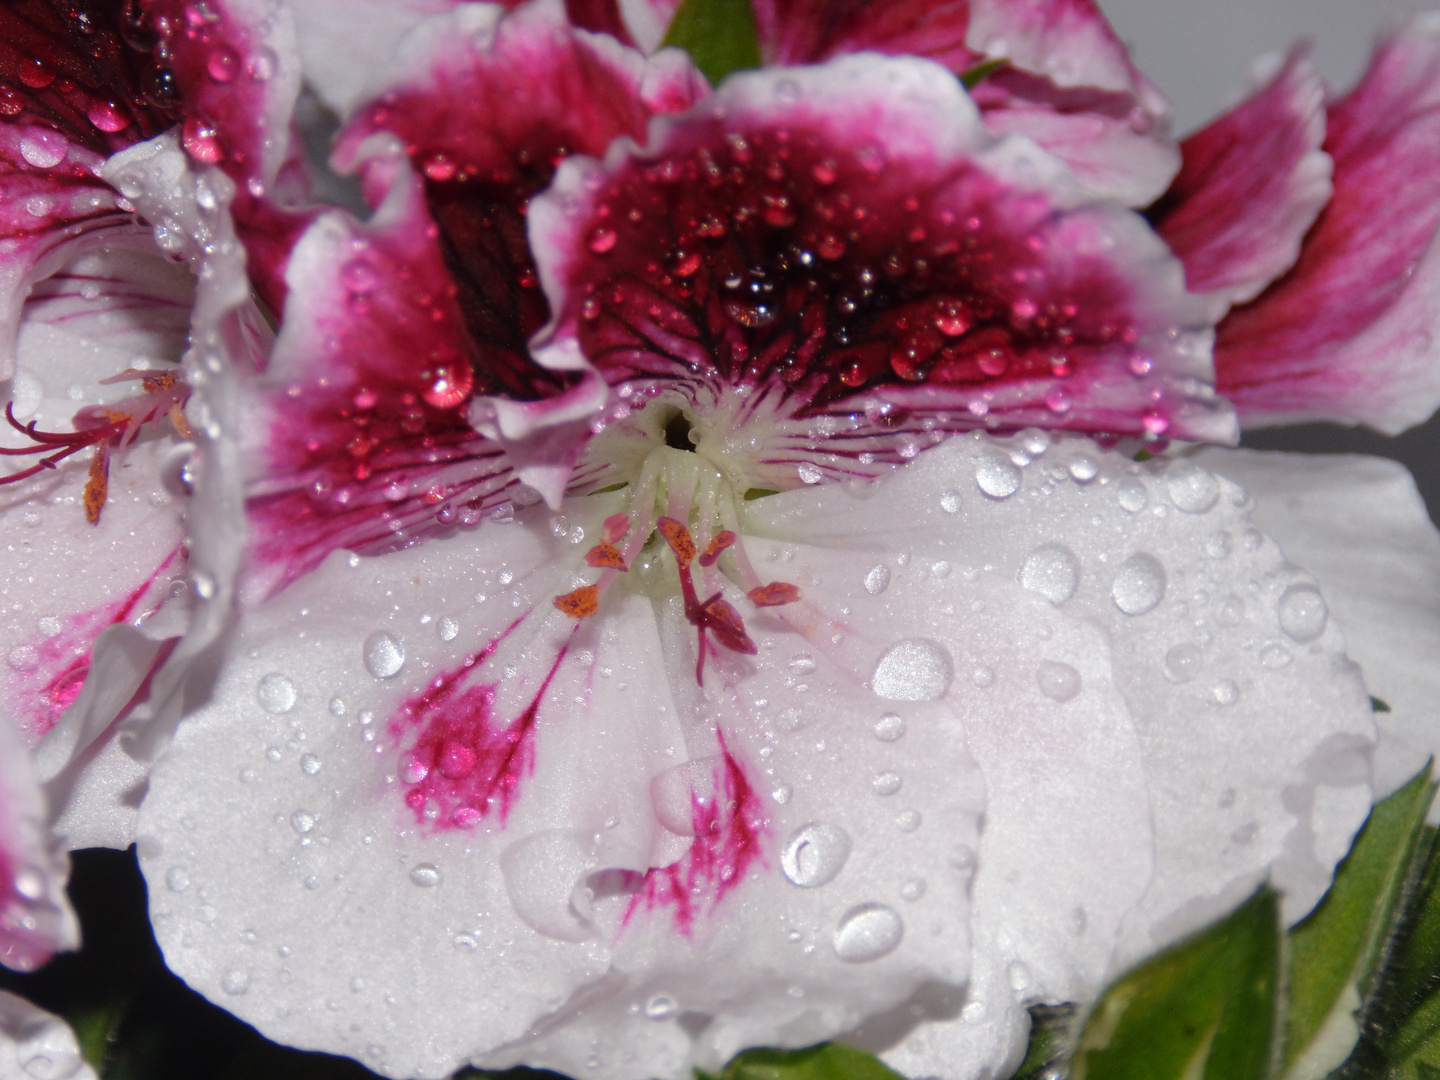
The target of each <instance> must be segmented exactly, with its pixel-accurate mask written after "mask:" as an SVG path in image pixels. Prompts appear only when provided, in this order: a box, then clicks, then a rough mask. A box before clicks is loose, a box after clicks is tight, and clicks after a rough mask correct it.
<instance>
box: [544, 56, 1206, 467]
mask: <svg viewBox="0 0 1440 1080" xmlns="http://www.w3.org/2000/svg"><path fill="white" fill-rule="evenodd" d="M530 223H531V241H532V244H533V246H534V247H535V249H536V253H537V261H538V263H539V266H540V271H541V278H542V281H543V282H544V284H545V288H546V291H547V294H548V295H549V296H550V297H551V300H552V304H553V306H554V308H555V312H556V316H555V321H554V323H553V324H552V326H551V327H549V328H547V330H546V331H545V332H544V333H543V334H542V335H541V337H540V338H537V344H536V357H537V359H538V360H540V361H541V362H542V363H548V364H552V365H555V366H562V365H569V364H570V363H572V362H573V358H574V357H575V356H576V355H583V356H584V357H586V358H588V360H589V361H590V362H591V363H592V364H593V365H594V366H595V368H596V369H598V371H599V372H600V374H601V375H602V376H603V377H604V379H605V380H606V382H608V383H609V384H610V386H611V387H612V388H614V389H616V390H618V391H619V393H620V396H621V397H622V398H629V397H630V396H631V395H633V394H634V393H636V392H637V391H643V392H647V393H648V392H650V391H651V390H652V389H657V388H665V387H674V388H677V389H679V390H680V392H681V393H682V394H684V395H686V396H691V397H699V396H700V395H710V396H712V397H713V398H714V399H716V400H719V399H720V398H723V397H724V396H725V395H726V394H730V393H734V394H736V395H737V396H739V397H741V398H743V399H744V400H745V401H746V405H745V406H744V409H745V414H746V415H749V414H750V413H753V412H754V411H755V410H760V409H762V408H763V410H764V411H765V412H766V413H768V414H770V415H772V416H773V417H778V418H780V419H781V420H789V421H797V422H798V421H801V420H804V418H812V419H810V420H808V421H806V422H804V423H799V424H798V426H797V427H795V428H794V429H793V430H792V431H791V433H790V435H789V436H787V439H789V441H787V442H786V443H785V447H786V449H785V450H784V451H783V452H782V451H780V450H779V449H777V450H776V454H777V457H776V458H775V459H774V460H775V462H776V464H777V467H778V465H779V463H780V462H781V461H782V460H783V461H791V462H792V465H791V469H792V472H791V476H792V477H793V475H794V473H793V469H794V467H795V466H794V465H793V462H794V461H797V460H799V458H797V457H796V456H795V455H800V456H801V457H807V456H808V457H810V458H813V457H814V456H815V455H814V453H811V452H810V450H808V449H804V448H807V447H808V448H814V447H816V446H817V445H819V444H824V445H826V446H827V447H829V452H830V453H832V454H837V455H840V456H842V457H848V458H853V459H855V460H856V461H857V462H858V463H859V464H861V465H863V464H865V460H864V458H863V455H866V454H877V453H878V454H880V455H881V456H882V457H891V459H892V460H893V459H894V457H899V458H904V457H907V456H913V454H914V452H915V451H916V450H917V449H919V448H920V447H921V446H924V445H930V444H931V443H932V442H934V441H938V439H939V438H941V437H943V434H944V433H945V432H947V431H956V430H963V429H970V428H977V427H991V428H997V427H998V428H1017V427H1024V426H1027V425H1040V426H1045V427H1054V428H1075V429H1081V430H1089V431H1109V432H1124V433H1130V434H1137V435H1143V434H1147V433H1148V434H1150V435H1158V434H1164V433H1168V434H1169V435H1172V436H1179V437H1187V438H1201V439H1207V440H1225V439H1228V438H1231V437H1233V423H1232V418H1231V416H1230V414H1229V412H1228V410H1227V409H1226V407H1225V406H1224V405H1223V403H1221V402H1218V401H1216V400H1215V398H1214V396H1213V394H1211V393H1210V392H1209V390H1208V386H1207V382H1208V374H1209V357H1208V353H1207V350H1206V347H1205V346H1206V327H1207V321H1206V320H1205V318H1204V314H1203V311H1202V310H1201V305H1200V303H1199V302H1198V301H1197V300H1196V299H1195V298H1194V297H1192V296H1190V295H1189V294H1188V293H1186V292H1185V290H1184V286H1183V281H1182V271H1181V267H1180V265H1179V263H1178V262H1177V261H1176V260H1174V258H1173V256H1171V255H1170V253H1169V251H1168V250H1167V249H1166V248H1165V246H1164V245H1163V244H1162V243H1161V242H1160V241H1159V239H1158V238H1157V237H1155V235H1154V234H1153V233H1152V232H1151V231H1150V230H1149V229H1148V227H1147V226H1146V225H1145V223H1144V222H1143V221H1142V220H1141V219H1140V218H1139V217H1138V216H1136V215H1134V214H1131V213H1129V212H1128V211H1125V210H1121V209H1119V208H1117V207H1114V206H1112V205H1105V204H1098V203H1091V202H1087V201H1086V198H1085V196H1084V195H1083V194H1082V193H1081V192H1080V191H1078V190H1077V189H1076V187H1075V185H1074V183H1073V181H1072V180H1071V179H1070V176H1069V174H1068V173H1067V172H1066V170H1065V169H1064V167H1063V166H1062V165H1060V164H1059V163H1058V162H1057V161H1055V160H1054V159H1053V158H1050V157H1048V156H1047V155H1045V154H1044V153H1043V152H1042V151H1039V150H1037V149H1036V148H1035V147H1034V146H1033V144H1031V143H1029V142H1028V141H1026V140H1022V139H1006V140H999V141H997V140H994V139H992V138H991V137H990V136H989V135H988V134H987V133H986V132H985V130H984V129H983V127H982V126H981V123H980V119H979V117H978V116H977V114H976V112H975V110H974V108H973V106H971V105H970V103H969V102H968V101H967V100H966V99H965V97H964V95H963V93H962V92H961V90H960V88H959V84H958V83H957V82H956V81H955V79H954V78H953V76H951V75H950V74H949V73H948V72H946V71H945V70H944V69H942V68H940V67H938V66H936V65H934V64H931V63H929V62H926V61H921V60H892V59H885V58H881V57H876V56H854V57H846V58H843V59H841V60H837V61H833V62H831V63H829V64H826V65H823V66H819V67H810V68H792V69H767V70H765V71H763V72H758V73H753V74H742V75H736V76H733V77H732V78H730V79H729V80H727V81H726V83H725V85H724V87H723V88H722V89H721V91H720V92H719V93H718V94H717V97H716V98H715V99H714V103H713V106H711V105H708V104H707V105H706V106H704V107H701V108H699V109H697V110H695V111H694V112H692V113H690V114H687V115H686V116H684V117H682V118H675V119H661V120H659V121H657V122H656V124H655V125H654V127H653V128H652V135H651V142H650V145H649V147H648V148H647V149H646V150H645V151H644V152H643V153H640V152H638V151H637V150H634V149H631V148H626V147H623V146H622V147H617V148H614V149H612V150H611V152H610V154H609V155H608V156H607V158H606V160H605V163H604V164H603V165H601V164H599V163H596V162H593V161H582V160H576V161H573V162H567V163H566V164H565V165H564V166H563V167H562V168H561V170H560V172H559V174H558V176H557V178H556V182H555V185H554V186H553V187H552V189H551V190H550V191H548V192H546V193H545V194H544V195H543V196H541V197H539V198H537V199H536V200H535V201H534V202H533V203H532V207H531V214H530ZM627 385H628V389H627ZM820 417H826V418H828V419H827V420H825V421H823V422H822V421H819V420H818V418H820ZM822 436H830V438H829V440H828V442H827V441H826V439H825V438H823V437H822ZM802 471H803V470H802ZM792 482H793V480H792Z"/></svg>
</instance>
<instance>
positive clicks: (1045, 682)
mask: <svg viewBox="0 0 1440 1080" xmlns="http://www.w3.org/2000/svg"><path fill="white" fill-rule="evenodd" d="M1035 681H1036V683H1038V684H1039V686H1040V692H1041V693H1042V694H1044V695H1045V696H1046V697H1048V698H1051V699H1052V700H1054V701H1069V700H1070V699H1071V698H1073V697H1074V696H1075V695H1076V694H1078V693H1080V683H1081V680H1080V672H1078V671H1076V670H1075V669H1074V668H1073V667H1071V666H1070V665H1069V664H1062V663H1059V662H1057V661H1053V660H1044V661H1041V663H1040V665H1039V666H1038V667H1036V669H1035Z"/></svg>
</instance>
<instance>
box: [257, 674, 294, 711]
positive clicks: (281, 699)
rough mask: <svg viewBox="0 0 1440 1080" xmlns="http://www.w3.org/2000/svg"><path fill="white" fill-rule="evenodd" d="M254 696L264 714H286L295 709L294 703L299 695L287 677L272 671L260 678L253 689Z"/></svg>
mask: <svg viewBox="0 0 1440 1080" xmlns="http://www.w3.org/2000/svg"><path fill="white" fill-rule="evenodd" d="M255 696H256V697H257V698H258V699H259V700H260V705H261V707H262V708H264V709H265V711H266V712H272V713H287V712H289V711H290V710H291V709H293V708H294V707H295V701H296V698H297V697H298V696H299V695H298V694H297V693H296V691H295V684H294V683H293V682H291V681H290V678H289V676H286V675H282V674H280V672H278V671H272V672H270V674H268V675H266V676H264V677H263V678H261V680H260V682H259V684H258V685H257V686H256V687H255Z"/></svg>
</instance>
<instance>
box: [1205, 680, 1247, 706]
mask: <svg viewBox="0 0 1440 1080" xmlns="http://www.w3.org/2000/svg"><path fill="white" fill-rule="evenodd" d="M1210 697H1211V698H1212V699H1213V700H1214V702H1215V704H1216V705H1234V704H1235V703H1236V702H1237V701H1239V700H1240V687H1238V686H1236V685H1235V680H1234V679H1221V680H1220V681H1219V682H1217V683H1216V684H1215V685H1214V686H1212V687H1211V688H1210Z"/></svg>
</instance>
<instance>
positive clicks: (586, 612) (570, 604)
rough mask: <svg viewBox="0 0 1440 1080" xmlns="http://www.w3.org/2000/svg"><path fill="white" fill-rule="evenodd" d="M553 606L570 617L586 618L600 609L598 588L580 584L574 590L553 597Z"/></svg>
mask: <svg viewBox="0 0 1440 1080" xmlns="http://www.w3.org/2000/svg"><path fill="white" fill-rule="evenodd" d="M555 606H556V607H557V608H559V609H560V610H561V611H563V612H564V613H565V614H566V615H569V616H570V617H571V618H572V619H588V618H589V617H590V616H591V615H594V614H595V613H596V612H597V611H599V610H600V588H599V586H597V585H582V586H580V588H578V589H576V590H575V591H574V592H569V593H566V594H565V595H564V596H557V597H555Z"/></svg>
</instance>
